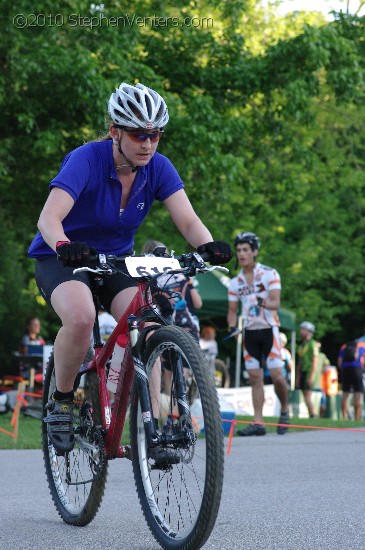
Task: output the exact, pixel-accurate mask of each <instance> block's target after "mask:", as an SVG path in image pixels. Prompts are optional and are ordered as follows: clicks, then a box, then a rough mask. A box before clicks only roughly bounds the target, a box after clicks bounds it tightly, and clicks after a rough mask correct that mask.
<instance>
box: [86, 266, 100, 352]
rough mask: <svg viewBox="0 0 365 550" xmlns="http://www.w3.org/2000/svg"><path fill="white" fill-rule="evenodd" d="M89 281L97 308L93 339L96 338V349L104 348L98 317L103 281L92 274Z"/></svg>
mask: <svg viewBox="0 0 365 550" xmlns="http://www.w3.org/2000/svg"><path fill="white" fill-rule="evenodd" d="M89 279H90V283H91V293H92V296H93V301H94V307H95V321H94V326H93V337H94V348H102V347H103V343H102V341H101V336H100V324H99V317H98V310H99V297H98V288H99V286H101V285H102V284H103V280H102V279H101V278H99V277H95V276H94V275H92V274H89Z"/></svg>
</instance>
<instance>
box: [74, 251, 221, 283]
mask: <svg viewBox="0 0 365 550" xmlns="http://www.w3.org/2000/svg"><path fill="white" fill-rule="evenodd" d="M156 256H157V257H165V258H175V259H176V260H178V261H179V262H180V263H181V264H182V265H183V267H182V268H181V269H174V270H171V271H167V272H166V271H165V272H164V273H171V274H174V273H184V274H185V275H187V276H194V275H195V274H196V273H197V272H208V271H213V270H218V271H225V272H228V271H229V270H228V269H227V268H226V267H222V266H211V267H207V266H206V265H205V261H208V260H209V254H207V253H203V254H198V253H197V252H189V253H187V254H181V255H180V256H173V255H171V256H169V255H167V254H161V255H159V254H158V255H156ZM126 257H127V256H125V257H123V256H114V255H112V254H108V255H105V254H96V255H93V256H89V258H88V259H87V260H85V261H84V264H85V265H84V266H82V267H78V268H76V269H74V273H80V272H83V271H86V272H90V273H95V274H98V275H102V274H104V275H111V274H112V273H117V272H118V271H119V269H118V268H117V267H116V265H115V263H116V262H118V261H123V259H124V258H126ZM138 257H141V258H144V257H145V256H144V255H143V256H138ZM162 274H163V273H158V274H157V275H150V276H143V277H141V278H142V279H146V278H147V279H154V278H156V277H159V276H160V275H162Z"/></svg>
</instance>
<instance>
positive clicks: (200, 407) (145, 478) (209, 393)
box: [130, 326, 224, 550]
mask: <svg viewBox="0 0 365 550" xmlns="http://www.w3.org/2000/svg"><path fill="white" fill-rule="evenodd" d="M144 363H145V366H146V371H147V376H148V380H149V388H150V394H151V399H152V405H153V413H154V417H155V418H156V419H157V418H158V431H157V433H158V434H159V435H160V439H161V442H162V446H163V450H164V451H165V452H166V453H167V454H168V456H172V457H173V458H174V457H175V460H174V459H173V460H171V461H169V459H167V462H166V463H165V464H162V465H160V466H157V467H156V464H155V462H153V463H151V459H150V454H149V453H150V451H149V449H148V448H147V441H146V437H145V431H144V428H143V418H142V414H141V407H140V404H139V399H138V389H137V384H136V383H135V385H134V387H133V391H132V396H131V410H130V432H131V447H132V462H133V471H134V478H135V482H136V486H137V492H138V496H139V500H140V503H141V506H142V510H143V513H144V516H145V518H146V521H147V523H148V526H149V528H150V530H151V532H152V534H153V535H154V537H155V538H156V540H157V541H158V542H159V543H160V545H161V546H162V547H163V548H165V549H170V550H171V549H174V550H177V549H185V550H193V549H194V550H195V549H197V548H201V547H202V546H203V544H204V543H205V542H206V541H207V539H208V537H209V535H210V533H211V531H212V529H213V527H214V524H215V520H216V517H217V514H218V510H219V504H220V499H221V492H222V484H223V469H224V452H223V431H222V423H221V417H220V412H219V404H218V398H217V392H216V389H215V386H214V381H213V377H212V374H211V372H210V371H209V367H208V365H207V363H206V360H205V358H204V356H203V354H202V352H201V350H200V348H199V346H198V345H197V343H196V342H195V341H194V340H193V339H192V338H191V336H190V335H189V334H187V333H186V332H185V331H184V330H183V329H181V328H179V327H176V326H170V327H162V328H160V329H158V330H156V331H155V333H154V334H153V335H152V336H151V337H150V338H149V340H148V343H147V349H146V354H145V358H144ZM161 369H162V381H163V384H162V390H161V385H160V387H156V386H158V384H159V381H161V377H160V376H159V371H160V370H161ZM156 371H157V375H156ZM181 380H182V381H183V383H182V384H181ZM155 382H156V383H155ZM191 389H193V391H192V392H191V391H190V390H191ZM189 395H193V396H194V397H193V398H192V399H191V400H192V401H193V402H192V403H191V402H190V406H189V401H191V400H190V398H189ZM157 409H158V410H157ZM176 457H178V458H177V460H176Z"/></svg>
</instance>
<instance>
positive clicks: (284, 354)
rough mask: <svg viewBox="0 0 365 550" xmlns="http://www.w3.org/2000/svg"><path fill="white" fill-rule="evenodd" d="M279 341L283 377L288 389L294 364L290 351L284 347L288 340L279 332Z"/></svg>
mask: <svg viewBox="0 0 365 550" xmlns="http://www.w3.org/2000/svg"><path fill="white" fill-rule="evenodd" d="M279 340H280V345H281V358H282V360H283V361H284V364H283V376H284V378H285V380H286V382H287V384H288V387H290V379H291V374H292V372H293V370H294V369H293V367H294V362H293V358H292V356H291V353H290V351H289V350H288V348H286V347H285V346H286V345H287V343H288V338H287V336H286V334H284V332H279Z"/></svg>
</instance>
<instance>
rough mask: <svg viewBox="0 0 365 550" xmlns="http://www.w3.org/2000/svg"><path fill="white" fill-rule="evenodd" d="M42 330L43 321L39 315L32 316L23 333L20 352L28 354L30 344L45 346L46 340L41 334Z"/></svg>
mask: <svg viewBox="0 0 365 550" xmlns="http://www.w3.org/2000/svg"><path fill="white" fill-rule="evenodd" d="M40 331H41V322H40V320H39V319H38V317H30V318H29V319H28V320H27V323H26V332H25V333H24V334H23V336H22V339H21V342H20V350H19V351H20V353H22V354H26V353H27V351H28V346H44V345H45V344H46V342H45V341H44V339H43V338H42V336H41V335H40V334H39V333H40Z"/></svg>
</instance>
